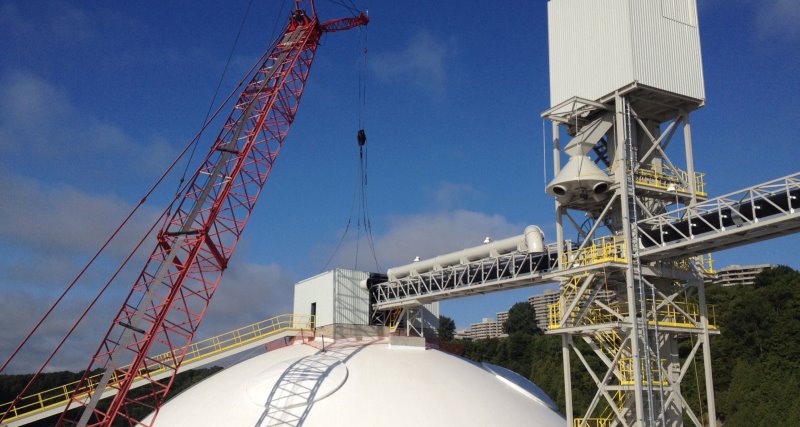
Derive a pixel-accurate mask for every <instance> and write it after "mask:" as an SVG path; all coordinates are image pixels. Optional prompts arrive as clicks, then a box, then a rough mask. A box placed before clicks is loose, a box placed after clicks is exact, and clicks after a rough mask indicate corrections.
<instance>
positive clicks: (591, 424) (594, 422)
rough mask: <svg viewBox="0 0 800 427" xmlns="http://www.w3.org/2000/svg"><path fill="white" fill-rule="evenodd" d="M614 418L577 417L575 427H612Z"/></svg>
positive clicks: (574, 422)
mask: <svg viewBox="0 0 800 427" xmlns="http://www.w3.org/2000/svg"><path fill="white" fill-rule="evenodd" d="M612 421H614V418H575V419H574V420H573V427H611V422H612Z"/></svg>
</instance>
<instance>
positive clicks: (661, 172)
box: [634, 164, 708, 197]
mask: <svg viewBox="0 0 800 427" xmlns="http://www.w3.org/2000/svg"><path fill="white" fill-rule="evenodd" d="M675 172H677V174H676V173H675ZM705 176H706V174H705V173H701V172H695V174H694V186H695V191H697V195H698V196H702V197H705V196H707V195H708V193H706V182H705ZM634 181H636V184H638V185H643V186H646V187H653V188H658V189H661V190H665V191H666V190H669V191H676V192H680V193H689V182H690V181H689V173H688V172H686V171H685V170H682V169H677V168H676V170H675V171H673V170H672V169H670V168H664V167H662V168H659V169H658V170H657V169H656V167H655V166H653V165H652V164H642V165H640V166H639V169H637V170H636V173H634ZM670 187H672V188H670ZM672 189H674V190H672Z"/></svg>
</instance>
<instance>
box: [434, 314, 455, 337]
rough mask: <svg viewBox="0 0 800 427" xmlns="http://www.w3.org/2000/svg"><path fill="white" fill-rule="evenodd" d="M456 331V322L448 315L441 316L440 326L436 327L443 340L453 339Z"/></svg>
mask: <svg viewBox="0 0 800 427" xmlns="http://www.w3.org/2000/svg"><path fill="white" fill-rule="evenodd" d="M455 331H456V322H454V321H453V319H451V318H449V317H447V316H439V327H438V328H437V329H436V334H437V335H438V336H439V339H440V340H442V341H452V340H453V334H454V333H455Z"/></svg>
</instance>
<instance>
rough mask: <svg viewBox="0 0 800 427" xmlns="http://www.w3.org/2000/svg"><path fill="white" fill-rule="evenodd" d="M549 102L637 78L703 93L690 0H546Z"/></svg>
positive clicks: (601, 92) (595, 94) (592, 95)
mask: <svg viewBox="0 0 800 427" xmlns="http://www.w3.org/2000/svg"><path fill="white" fill-rule="evenodd" d="M547 15H548V39H549V46H550V54H549V57H550V103H551V106H554V105H557V104H559V103H561V102H563V101H565V100H567V99H569V98H571V97H573V96H579V97H581V98H587V99H592V100H596V99H599V98H602V97H604V96H606V95H609V94H611V93H613V92H614V91H615V90H617V89H619V88H621V87H624V86H627V85H628V84H631V83H634V82H639V83H642V84H645V85H648V86H653V87H655V88H658V89H662V90H666V91H669V92H673V93H677V94H680V95H684V96H689V97H691V98H696V99H701V100H702V99H705V87H704V85H703V70H702V58H701V55H700V34H699V31H698V28H697V8H696V3H695V0H550V1H549V2H548V4H547Z"/></svg>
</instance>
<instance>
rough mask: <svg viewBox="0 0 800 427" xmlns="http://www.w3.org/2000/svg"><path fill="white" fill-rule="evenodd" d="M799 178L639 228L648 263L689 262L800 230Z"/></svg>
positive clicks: (653, 219)
mask: <svg viewBox="0 0 800 427" xmlns="http://www.w3.org/2000/svg"><path fill="white" fill-rule="evenodd" d="M799 196H800V173H796V174H793V175H789V176H786V177H783V178H780V179H776V180H774V181H769V182H766V183H764V184H759V185H756V186H753V187H750V188H746V189H743V190H739V191H736V192H734V193H730V194H727V195H725V196H721V197H717V198H714V199H711V200H708V201H705V202H701V203H698V204H696V205H694V206H687V207H684V208H681V209H676V210H674V211H672V212H667V213H664V214H661V215H657V216H654V217H651V218H647V219H644V220H641V221H639V222H638V223H637V227H638V228H639V236H640V238H641V248H642V249H641V251H640V253H639V255H640V256H641V258H642V260H643V261H649V260H655V259H665V258H677V257H687V256H693V255H700V254H704V253H710V252H713V251H715V250H719V249H727V248H731V247H735V246H739V245H744V244H747V243H751V242H753V241H757V240H766V239H770V238H773V237H778V236H782V235H785V234H790V233H794V232H797V231H800V212H798V208H800V200H798V197H799Z"/></svg>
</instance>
